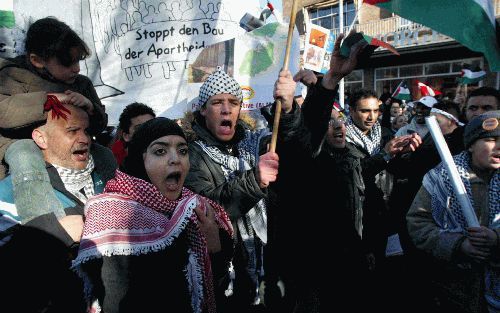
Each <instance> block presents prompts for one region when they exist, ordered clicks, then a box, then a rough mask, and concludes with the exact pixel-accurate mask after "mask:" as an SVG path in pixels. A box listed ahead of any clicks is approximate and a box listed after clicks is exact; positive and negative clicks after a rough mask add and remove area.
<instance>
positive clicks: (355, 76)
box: [344, 70, 363, 93]
mask: <svg viewBox="0 0 500 313" xmlns="http://www.w3.org/2000/svg"><path fill="white" fill-rule="evenodd" d="M361 88H363V70H355V71H352V72H351V74H349V75H347V76H346V77H345V78H344V91H345V92H346V93H353V92H354V91H356V90H358V89H361Z"/></svg>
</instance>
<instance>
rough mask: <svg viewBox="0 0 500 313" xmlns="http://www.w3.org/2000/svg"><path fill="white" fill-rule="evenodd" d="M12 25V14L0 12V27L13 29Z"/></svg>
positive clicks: (13, 23) (10, 12) (13, 22)
mask: <svg viewBox="0 0 500 313" xmlns="http://www.w3.org/2000/svg"><path fill="white" fill-rule="evenodd" d="M14 25H15V21H14V12H12V11H2V10H0V27H6V28H13V27H14Z"/></svg>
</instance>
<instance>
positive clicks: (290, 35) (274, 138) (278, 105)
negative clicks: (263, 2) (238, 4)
mask: <svg viewBox="0 0 500 313" xmlns="http://www.w3.org/2000/svg"><path fill="white" fill-rule="evenodd" d="M298 3H299V0H293V4H292V12H291V13H290V23H289V24H288V38H287V39H286V50H285V60H284V62H283V70H284V71H286V70H288V63H290V50H291V47H292V39H293V29H294V28H295V16H296V15H297V7H298ZM280 117H281V99H280V98H278V99H276V109H275V110H274V122H273V133H272V136H271V143H270V145H269V151H270V152H275V151H276V142H277V141H278V128H279V125H280Z"/></svg>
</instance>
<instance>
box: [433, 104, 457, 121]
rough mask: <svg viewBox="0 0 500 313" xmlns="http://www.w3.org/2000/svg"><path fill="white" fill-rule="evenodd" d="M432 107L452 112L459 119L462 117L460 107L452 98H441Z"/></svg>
mask: <svg viewBox="0 0 500 313" xmlns="http://www.w3.org/2000/svg"><path fill="white" fill-rule="evenodd" d="M432 108H436V109H439V110H441V111H445V112H447V113H450V114H451V115H453V116H454V117H456V118H457V119H458V118H459V117H460V107H459V106H458V104H457V103H455V102H453V101H450V100H441V101H439V102H438V103H436V104H434V105H433V106H432Z"/></svg>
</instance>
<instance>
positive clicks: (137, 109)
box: [118, 102, 156, 134]
mask: <svg viewBox="0 0 500 313" xmlns="http://www.w3.org/2000/svg"><path fill="white" fill-rule="evenodd" d="M146 114H149V115H152V116H153V117H156V114H155V112H154V111H153V109H152V108H150V107H149V106H147V105H145V104H144V103H139V102H134V103H131V104H129V105H127V106H126V107H125V109H123V112H122V114H120V119H119V124H118V128H120V129H121V130H122V131H124V132H125V133H127V134H128V131H129V128H130V124H132V119H133V118H134V117H137V116H141V115H146Z"/></svg>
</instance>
